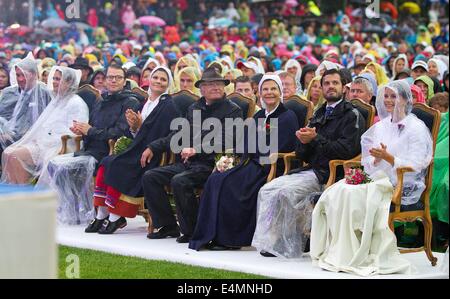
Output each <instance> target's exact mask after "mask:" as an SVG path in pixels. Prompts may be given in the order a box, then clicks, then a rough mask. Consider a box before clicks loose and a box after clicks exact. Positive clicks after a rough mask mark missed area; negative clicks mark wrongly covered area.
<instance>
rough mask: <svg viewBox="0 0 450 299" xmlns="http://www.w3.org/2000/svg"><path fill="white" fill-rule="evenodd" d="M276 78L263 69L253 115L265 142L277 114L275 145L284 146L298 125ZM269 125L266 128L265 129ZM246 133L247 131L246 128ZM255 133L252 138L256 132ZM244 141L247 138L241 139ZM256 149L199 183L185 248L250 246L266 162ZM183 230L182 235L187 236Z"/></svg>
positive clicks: (291, 142) (290, 141)
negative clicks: (257, 105)
mask: <svg viewBox="0 0 450 299" xmlns="http://www.w3.org/2000/svg"><path fill="white" fill-rule="evenodd" d="M282 88H283V87H282V83H281V80H280V78H279V77H278V76H276V75H266V76H264V77H263V78H262V80H261V82H260V84H259V92H260V94H261V97H262V101H261V103H262V105H263V109H262V110H260V111H259V112H257V113H256V114H255V115H254V117H253V118H254V120H255V121H256V123H257V125H258V126H260V125H263V127H262V128H261V127H258V132H261V131H260V130H265V132H264V135H265V136H266V141H265V142H266V144H269V142H270V137H271V135H272V134H269V132H268V131H267V130H270V126H271V121H270V120H271V119H278V151H279V152H290V151H293V150H294V148H295V142H296V137H295V131H296V129H297V127H298V121H297V117H296V116H295V113H294V112H292V111H290V110H287V109H286V108H285V107H284V106H283V104H282V99H283V96H282V90H283V89H282ZM268 128H269V129H268ZM247 135H248V136H250V135H249V134H247ZM260 135H261V133H259V134H257V137H256V138H260V137H261V136H260ZM244 144H247V146H246V147H245V148H248V140H247V138H246V140H245V141H244ZM255 144H257V146H256V153H255V154H252V153H249V151H246V152H247V153H246V154H244V155H243V157H242V159H241V160H242V162H241V163H240V164H239V165H237V166H235V167H234V168H232V169H230V170H227V171H224V170H223V169H218V170H219V171H217V172H215V173H213V174H212V175H211V176H210V177H209V179H208V181H207V182H206V184H205V187H204V190H203V193H202V195H201V199H200V207H199V213H198V218H197V225H196V228H195V231H194V234H193V236H192V239H191V241H190V242H189V248H191V249H195V250H199V249H201V248H202V247H204V246H205V245H207V247H208V248H209V249H216V250H220V249H228V248H230V247H234V248H236V247H243V246H250V245H251V242H252V238H253V233H254V231H255V226H256V202H257V197H258V191H259V189H260V188H261V187H262V186H263V185H264V184H265V182H266V180H267V176H268V174H269V171H270V164H269V165H268V164H264V163H263V162H262V160H261V158H262V157H268V156H269V153H267V152H263V150H262V149H261V148H260V147H259V142H258V141H255ZM189 237H190V236H187V237H186V238H189Z"/></svg>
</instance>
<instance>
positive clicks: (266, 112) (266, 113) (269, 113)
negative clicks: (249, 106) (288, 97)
mask: <svg viewBox="0 0 450 299" xmlns="http://www.w3.org/2000/svg"><path fill="white" fill-rule="evenodd" d="M278 106H280V103H278V105H277V106H276V107H275V108H274V109H273V110H272V111H270V112H269V111H267V109H266V111H264V113H265V115H266V119H265V120H264V123H266V122H267V119H268V118H269V116H270V115H271V114H272V113H274V112H275V111H276V110H277V109H278Z"/></svg>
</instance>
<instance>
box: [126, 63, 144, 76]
mask: <svg viewBox="0 0 450 299" xmlns="http://www.w3.org/2000/svg"><path fill="white" fill-rule="evenodd" d="M133 75H134V76H138V77H140V76H141V69H140V68H138V67H137V66H132V67H130V68H129V69H128V70H127V78H128V77H130V76H133Z"/></svg>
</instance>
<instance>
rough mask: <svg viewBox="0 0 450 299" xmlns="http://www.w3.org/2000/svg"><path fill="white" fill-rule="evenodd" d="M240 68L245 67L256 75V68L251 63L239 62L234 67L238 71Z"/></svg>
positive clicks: (254, 64)
mask: <svg viewBox="0 0 450 299" xmlns="http://www.w3.org/2000/svg"><path fill="white" fill-rule="evenodd" d="M242 66H245V67H246V68H249V69H252V70H254V71H255V74H257V73H258V66H257V65H256V63H254V62H253V61H246V62H244V61H239V62H238V63H237V65H236V67H237V68H238V69H240V68H241V67H242Z"/></svg>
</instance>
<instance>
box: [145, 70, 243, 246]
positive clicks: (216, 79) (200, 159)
mask: <svg viewBox="0 0 450 299" xmlns="http://www.w3.org/2000/svg"><path fill="white" fill-rule="evenodd" d="M229 83H230V81H229V80H225V79H223V78H222V77H221V76H220V74H219V73H218V72H217V71H216V70H215V69H213V68H209V69H207V70H205V72H204V73H203V76H202V78H201V80H199V81H197V82H196V84H195V86H196V87H197V88H200V91H201V93H202V95H203V97H202V98H200V99H199V100H198V101H197V102H196V103H194V104H192V105H191V106H190V107H189V109H188V112H187V120H188V124H189V131H190V132H191V134H190V135H189V146H188V147H186V148H183V149H182V151H181V161H178V162H176V163H175V164H173V165H169V166H164V167H159V168H155V169H152V170H149V171H147V172H146V173H145V174H144V177H143V179H142V185H143V187H144V196H145V202H146V204H147V208H148V209H149V212H150V214H151V216H152V220H153V225H154V227H155V228H157V231H156V232H151V233H149V234H148V236H147V237H148V238H149V239H162V238H166V237H178V236H179V234H180V233H179V231H180V230H181V233H182V234H183V236H181V237H179V238H177V242H179V243H188V242H189V239H190V237H191V236H192V234H193V231H194V228H195V224H196V220H197V211H198V200H197V198H196V195H195V189H196V188H201V187H202V186H203V185H204V183H205V182H206V180H207V179H208V176H209V175H210V174H211V172H212V170H213V168H214V165H215V156H216V154H217V152H213V153H210V154H207V153H204V152H202V150H203V149H204V148H205V147H206V146H211V145H213V146H215V147H216V146H218V147H220V148H221V152H223V151H224V150H225V144H230V143H229V142H230V140H231V141H232V142H234V141H233V140H235V138H234V136H230V135H226V134H225V125H224V124H225V119H236V118H242V110H241V109H240V108H239V106H237V105H236V104H234V103H232V102H231V101H229V100H227V99H226V97H225V86H226V85H228V84H229ZM198 116H199V117H198ZM208 118H215V119H216V120H219V121H220V123H221V124H222V130H221V132H219V133H218V134H222V138H221V140H222V144H211V143H210V142H209V141H206V140H204V138H205V136H207V135H208V134H209V135H211V134H213V133H211V132H213V128H210V129H201V128H198V127H196V128H194V126H196V123H199V124H200V125H201V124H202V123H203V121H204V120H206V119H208ZM197 129H201V131H200V136H194V134H195V133H196V131H197ZM175 134H177V135H180V132H172V133H171V134H170V135H169V136H167V137H166V138H162V139H159V140H156V141H154V142H152V143H151V144H150V145H149V146H148V149H147V150H146V151H145V152H144V154H143V161H141V163H143V165H145V164H146V163H148V162H149V161H150V160H151V159H152V157H153V155H155V154H156V153H161V152H165V151H167V150H169V147H170V144H171V140H172V137H174V139H175V137H176V136H174V135H175ZM209 137H211V136H209ZM212 141H213V142H215V141H216V140H215V139H213V140H212ZM173 142H174V140H172V143H173ZM200 145H201V149H200V151H199V146H200ZM194 147H195V148H197V149H195V148H194ZM166 185H170V186H171V188H172V191H173V195H174V199H175V203H176V206H177V208H176V211H177V217H178V222H179V224H180V227H178V224H177V220H176V218H175V216H174V214H173V212H172V208H171V206H170V203H169V199H168V196H167V193H166V191H165V189H164V186H166Z"/></svg>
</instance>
